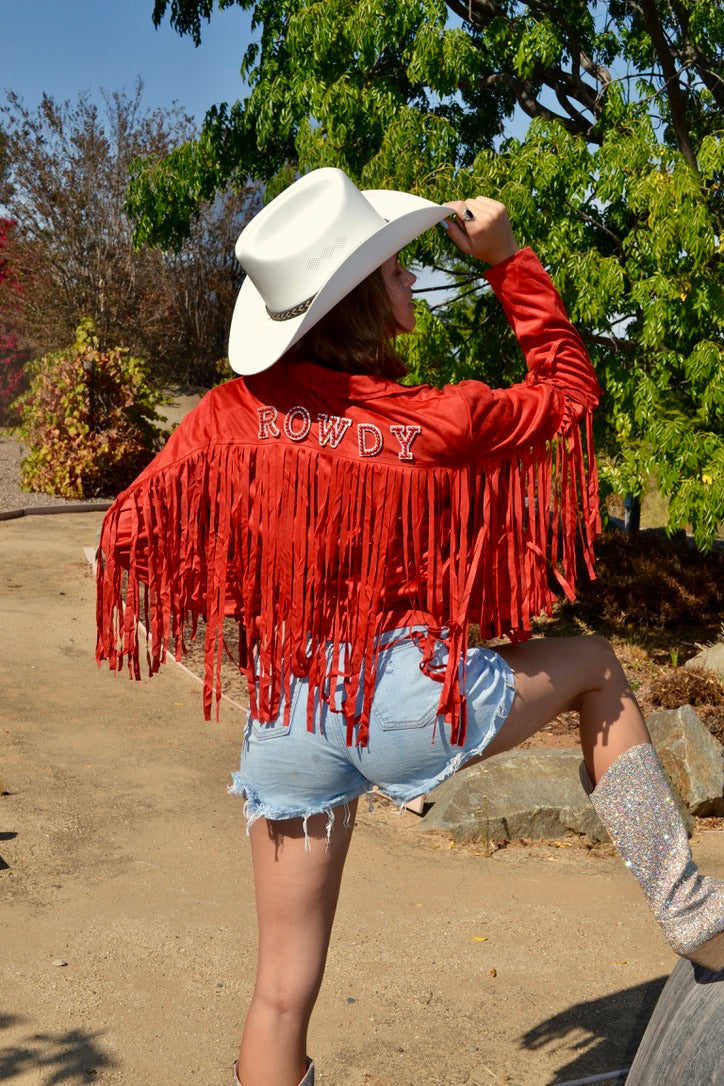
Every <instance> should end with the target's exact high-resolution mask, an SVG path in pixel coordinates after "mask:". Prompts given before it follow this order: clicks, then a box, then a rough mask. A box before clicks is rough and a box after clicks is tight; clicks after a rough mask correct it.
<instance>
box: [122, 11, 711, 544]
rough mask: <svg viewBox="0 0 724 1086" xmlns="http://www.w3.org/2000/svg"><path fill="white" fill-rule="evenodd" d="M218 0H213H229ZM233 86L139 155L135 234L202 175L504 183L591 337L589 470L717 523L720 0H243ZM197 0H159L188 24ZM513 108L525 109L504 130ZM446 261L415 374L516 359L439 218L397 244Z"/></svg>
mask: <svg viewBox="0 0 724 1086" xmlns="http://www.w3.org/2000/svg"><path fill="white" fill-rule="evenodd" d="M229 2H230V0H220V2H219V5H218V6H227V4H228V3H229ZM238 2H239V3H240V6H242V7H244V8H245V9H248V10H251V11H252V12H253V24H254V27H255V29H256V39H255V40H254V42H253V43H252V44H251V46H250V47H249V49H248V50H247V53H246V55H245V57H244V60H243V65H242V74H243V76H244V77H245V79H246V80H247V83H248V86H249V92H248V96H247V97H246V99H245V100H244V101H242V102H237V103H235V104H234V105H232V106H228V105H223V106H220V107H218V108H214V109H212V110H210V111H209V113H208V114H207V117H206V121H205V123H204V128H203V132H202V135H201V137H200V139H199V140H198V141H197V142H195V143H192V144H188V145H187V146H185V147H184V148H183V149H182V150H180V151H179V152H178V153H177V154H176V155H175V156H174V155H173V154H172V155H171V156H169V157H168V158H167V159H166V160H165V161H164V162H163V163H161V164H159V165H157V166H155V167H153V168H148V169H144V168H139V172H138V173H137V175H136V178H135V180H134V183H133V185H132V187H131V195H130V200H129V208H130V209H131V210H132V213H133V215H134V217H135V219H136V222H137V230H138V234H139V236H140V237H142V238H143V239H145V240H148V241H154V240H156V241H158V240H162V241H164V243H167V242H168V239H169V238H173V237H182V236H183V234H184V231H186V230H187V229H188V222H189V215H191V216H193V213H194V212H193V209H194V206H195V203H196V201H197V200H198V199H200V198H202V197H203V198H208V196H209V193H210V192H211V191H212V190H213V189H214V186H216V185H218V184H219V183H220V181H221V180H223V179H228V178H231V179H232V180H233V181H235V183H237V184H239V183H240V181H241V180H242V179H246V178H248V177H254V178H258V179H261V180H263V181H264V182H265V184H266V191H267V196H269V197H271V196H273V195H275V194H276V193H277V192H278V191H279V190H280V189H281V188H282V187H283V186H284V185H286V184H287V183H288V182H289V181H290V180H292V179H293V177H294V176H295V175H296V173H298V172H300V171H306V170H309V169H313V168H315V167H317V166H322V165H336V166H341V167H342V168H344V169H345V170H347V171H348V172H349V173H350V174H351V175H352V177H353V178H354V179H355V180H356V181H357V182H358V183H360V184H361V185H362V186H363V187H393V188H403V189H407V190H408V191H412V192H416V193H419V194H420V195H423V196H426V197H428V198H430V199H433V200H438V201H441V202H444V201H447V200H449V199H453V198H465V197H466V196H472V195H475V194H477V193H479V192H482V193H485V194H487V195H493V196H496V197H498V198H500V199H501V200H503V201H504V202H505V203H506V205H507V207H508V210H509V213H510V216H511V219H512V221H513V225H514V228H515V231H516V234H517V236H518V238H519V240H520V242H521V244H529V245H532V246H533V247H534V248H535V250H536V251H537V252H538V254H539V256H540V257H541V259H542V260H543V262H544V263H545V264H546V266H547V267H548V268H549V269H550V271H551V274H552V275H553V278H554V280H555V282H556V284H557V286H558V287H559V289H560V291H561V293H562V295H563V298H564V301H565V303H566V305H567V307H568V309H569V312H570V313H571V316H572V318H573V319H574V320H575V322H576V324H577V325H578V327H579V328H580V330H581V333H582V335H583V337H584V339H585V341H586V344H587V346H588V348H589V350H590V353H591V355H592V357H593V359H594V362H595V365H596V368H597V372H598V374H599V378H600V380H601V383H602V385H603V386H604V389H605V398H604V401H603V404H602V407H601V409H600V410H599V412H598V416H597V423H596V425H597V429H598V435H597V436H598V447H599V450H600V453H601V475H602V479H603V485H604V491H605V490H606V489H608V490H613V491H615V492H617V493H619V494H621V495H623V494H626V493H632V494H640V493H641V492H642V491H643V490H644V488H645V487H646V486H647V485H648V482H649V480H650V479H651V478H652V477H653V478H654V480H655V482H656V485H657V486H658V488H659V490H660V491H661V493H662V495H663V496H664V497H665V498H666V499H667V500H668V507H669V517H670V520H669V527H670V529H671V530H675V529H677V528H681V527H686V528H687V529H688V528H691V529H693V532H694V535H695V537H696V539H697V542H698V543H699V544H700V545H701V546H709V545H710V544H711V542H712V540H713V538H714V536H715V534H716V532H717V531H718V529H719V526H720V525H721V523H722V521H724V492H723V488H724V482H723V481H722V480H723V479H724V472H722V466H724V377H723V376H722V374H724V247H723V244H722V237H724V127H723V126H722V116H723V115H724V12H723V9H722V6H721V3H720V0H677V2H676V3H674V0H642V2H641V3H639V4H631V3H629V2H628V0H608V2H607V3H593V2H585V0H557V2H555V3H553V2H552V0H536V3H524V2H521V0H470V2H469V3H468V2H467V0H466V2H465V3H462V0H446V2H443V0H405V2H403V0H274V2H273V3H272V2H271V0H238ZM213 8H214V5H213V3H212V2H211V0H155V7H154V18H155V19H156V21H157V22H158V21H159V20H161V19H162V18H163V17H164V15H165V14H166V13H167V11H168V13H169V14H170V17H171V21H172V24H173V25H174V26H176V28H177V29H178V30H179V32H181V33H189V34H191V35H192V36H193V37H194V40H196V41H197V42H198V41H199V40H200V31H201V20H202V19H208V18H210V17H211V15H212V13H213ZM516 108H517V109H518V111H519V113H520V111H522V112H523V113H524V114H526V115H527V117H529V118H531V123H530V125H529V127H528V129H527V131H526V132H525V135H524V136H516V137H513V136H512V135H509V134H507V130H508V129H509V127H510V124H511V120H512V119H513V116H514V111H515V110H516ZM406 256H407V257H408V258H409V259H412V260H414V261H416V262H419V263H421V264H424V265H426V266H427V267H429V268H434V269H438V270H440V271H444V272H445V273H447V274H448V275H449V276H450V277H451V281H452V283H453V289H452V296H451V297H448V298H447V300H446V302H445V303H444V304H439V303H438V304H437V305H436V307H435V308H434V309H430V310H429V311H428V310H425V309H424V303H420V307H419V322H418V325H419V328H420V329H421V330H422V332H423V333H424V334H423V335H419V336H417V337H413V338H412V339H411V340H410V341H409V342H408V343H407V344H405V345H404V347H403V348H402V349H403V350H404V352H405V354H406V356H407V358H408V361H409V364H410V367H411V370H412V374H413V376H414V378H415V379H419V380H429V381H434V382H443V381H446V380H453V379H454V380H457V379H460V378H461V377H466V376H477V377H482V378H483V379H485V380H487V381H488V382H489V383H491V384H494V383H497V382H498V381H499V380H503V381H507V380H511V379H516V378H517V377H519V375H520V372H521V370H520V359H519V354H518V351H517V348H516V346H515V344H514V343H513V342H511V338H510V333H509V330H508V329H507V328H506V326H505V322H504V321H503V319H502V317H501V314H500V310H499V307H498V306H497V303H496V302H495V300H494V299H493V298H492V297H491V293H490V291H489V289H488V288H487V286H486V285H485V283H484V281H483V280H482V278H481V276H480V269H479V268H477V267H473V266H472V265H471V264H470V263H469V262H467V261H466V260H464V259H462V258H461V257H460V255H459V254H458V253H457V251H453V249H452V247H451V246H450V243H449V242H448V241H447V240H446V238H445V237H444V234H443V232H442V231H432V232H428V234H427V235H425V236H423V237H422V238H420V239H418V241H417V242H415V243H414V244H413V245H412V246H410V249H409V252H408V253H407V254H406Z"/></svg>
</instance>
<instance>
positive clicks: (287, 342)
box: [229, 168, 452, 374]
mask: <svg viewBox="0 0 724 1086" xmlns="http://www.w3.org/2000/svg"><path fill="white" fill-rule="evenodd" d="M450 214H452V212H451V210H450V208H449V207H447V206H444V205H441V204H435V203H433V202H432V201H431V200H423V199H422V198H421V197H419V196H411V195H410V194H409V193H407V192H396V191H393V190H385V189H373V190H367V191H363V192H361V191H360V190H359V189H358V188H357V186H356V185H355V184H354V183H353V182H352V181H350V179H349V177H347V175H346V174H345V173H344V172H343V171H342V170H336V169H331V168H325V169H321V170H314V171H312V173H308V174H306V175H305V176H304V177H301V178H300V179H299V180H298V181H295V182H294V184H292V185H290V186H289V188H288V189H285V191H284V192H282V193H281V194H280V195H279V196H277V197H276V198H275V199H274V200H272V201H271V203H270V204H267V206H266V207H265V208H263V210H262V211H260V212H259V214H258V215H256V216H255V217H254V218H253V219H252V221H251V222H250V223H249V225H248V226H247V227H245V228H244V230H242V232H241V234H240V236H239V240H238V241H237V243H236V257H237V260H238V261H239V263H240V264H241V265H242V267H243V268H244V271H245V272H246V278H245V279H244V282H243V283H242V286H241V290H240V291H239V296H238V298H237V300H236V305H235V307H234V315H233V317H232V320H231V331H230V333H229V362H230V364H231V368H232V369H233V370H234V371H235V372H236V373H243V374H251V373H260V372H261V371H262V370H265V369H268V368H269V366H271V365H273V363H274V362H276V361H277V359H278V358H281V356H282V355H283V354H284V352H285V351H286V350H288V349H289V347H291V346H292V344H294V343H296V342H297V340H298V339H300V337H301V336H303V335H304V333H305V332H307V331H308V330H309V329H310V328H311V327H312V325H314V324H316V322H317V321H318V320H319V319H320V318H321V317H323V316H324V315H325V313H328V312H329V311H330V309H332V308H333V307H334V306H335V305H336V304H337V302H339V301H341V300H342V298H344V297H345V295H347V294H349V292H350V291H351V290H352V288H353V287H356V286H357V284H358V283H361V282H362V280H363V279H366V278H367V276H368V275H370V274H371V273H372V272H373V271H374V270H375V268H378V267H379V266H380V264H382V263H384V261H385V260H387V259H389V257H391V256H394V254H395V253H397V252H399V250H400V249H402V248H403V247H404V246H405V245H408V244H409V243H410V242H411V241H412V240H413V239H414V238H416V237H417V236H418V235H419V234H422V233H423V232H424V231H425V230H428V229H429V228H430V227H431V226H434V225H435V224H436V223H439V222H441V221H442V220H443V219H444V218H445V217H446V216H448V215H450Z"/></svg>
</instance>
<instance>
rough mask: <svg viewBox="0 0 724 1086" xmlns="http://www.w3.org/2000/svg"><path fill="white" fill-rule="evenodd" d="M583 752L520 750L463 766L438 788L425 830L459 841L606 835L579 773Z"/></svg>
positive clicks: (598, 837) (422, 823) (423, 822)
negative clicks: (477, 763)
mask: <svg viewBox="0 0 724 1086" xmlns="http://www.w3.org/2000/svg"><path fill="white" fill-rule="evenodd" d="M580 762H581V752H580V750H579V749H578V747H571V748H565V749H563V750H540V749H535V750H514V751H509V752H507V753H505V754H497V755H495V756H494V757H492V758H489V759H488V760H487V761H485V762H482V763H480V764H479V765H475V766H472V767H471V768H470V769H463V770H461V771H460V772H459V773H456V774H455V776H454V777H451V778H450V779H449V780H447V781H445V782H444V783H443V784H441V785H440V786H439V787H438V788H436V789H435V791H434V792H432V793H430V797H429V798H430V799H431V800H433V807H432V809H431V810H430V811H429V812H428V813H427V814H426V815H425V816H424V818H422V819H421V821H420V823H419V829H420V830H421V831H422V832H427V831H429V830H442V831H443V832H445V833H449V834H450V835H451V836H452V837H454V838H455V839H456V840H459V841H481V842H488V841H489V842H494V841H513V840H516V839H517V838H520V837H526V838H532V839H535V838H546V839H552V838H553V839H554V838H557V837H561V836H563V835H565V834H571V833H575V834H586V835H588V836H589V837H591V838H592V839H593V840H595V841H601V840H605V838H606V832H605V830H604V829H603V827H602V825H601V823H600V822H599V820H598V816H597V815H596V812H595V811H594V809H593V807H592V806H591V804H590V802H589V800H588V797H587V796H586V794H585V792H584V791H583V788H582V787H581V783H580V780H579V777H578V767H579V765H580Z"/></svg>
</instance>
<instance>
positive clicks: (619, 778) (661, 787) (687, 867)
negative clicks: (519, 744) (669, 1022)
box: [581, 743, 724, 971]
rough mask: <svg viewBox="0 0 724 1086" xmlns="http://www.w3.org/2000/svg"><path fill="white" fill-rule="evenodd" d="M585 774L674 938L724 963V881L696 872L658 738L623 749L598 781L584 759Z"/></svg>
mask: <svg viewBox="0 0 724 1086" xmlns="http://www.w3.org/2000/svg"><path fill="white" fill-rule="evenodd" d="M581 782H582V784H583V787H584V788H585V790H586V792H588V794H589V796H590V799H591V803H592V804H593V806H594V808H595V809H596V813H597V815H598V817H599V818H600V819H601V822H602V823H603V825H604V826H605V828H606V829H607V830H608V833H609V835H610V837H611V840H612V841H613V843H614V845H615V846H616V848H617V849H618V851H619V852H620V854H621V856H622V857H623V859H624V860H625V862H626V866H627V867H629V868H630V869H631V871H632V872H633V874H634V875H635V876H636V878H637V879H638V882H639V884H640V885H641V889H642V890H643V892H644V894H645V895H646V899H647V901H648V903H649V905H650V906H651V908H652V910H653V912H654V916H655V917H656V919H657V920H658V922H659V924H660V926H661V929H662V931H663V933H664V936H665V938H666V940H667V942H668V943H669V945H670V946H671V947H672V948H673V950H675V951H676V953H677V954H680V955H681V956H682V957H684V958H690V959H691V961H693V962H694V963H696V964H697V965H702V966H705V967H706V968H707V969H712V970H717V971H718V970H720V969H724V882H720V881H719V880H717V879H712V878H709V877H703V876H702V875H700V874H699V872H698V870H697V867H696V864H695V863H694V861H693V859H692V856H691V849H690V848H689V840H688V835H687V832H686V827H685V826H684V823H683V820H682V818H681V815H680V813H679V810H678V808H677V806H676V802H675V800H674V797H673V795H672V792H671V787H670V785H669V782H668V779H667V777H666V774H665V773H664V770H663V766H662V765H661V762H660V761H659V759H658V756H657V754H656V751H655V750H654V748H653V746H651V744H650V743H645V744H643V745H641V746H636V747H630V748H629V749H628V750H627V751H624V753H623V754H621V755H620V756H619V757H618V758H617V759H616V760H615V762H613V763H612V764H611V765H610V766H609V767H608V769H607V770H606V772H605V773H604V774H603V776H602V777H601V779H600V781H599V782H598V784H597V785H596V787H595V789H594V788H593V786H592V784H591V779H590V777H589V776H588V773H587V771H586V768H585V766H583V765H582V766H581Z"/></svg>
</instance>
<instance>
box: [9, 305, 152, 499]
mask: <svg viewBox="0 0 724 1086" xmlns="http://www.w3.org/2000/svg"><path fill="white" fill-rule="evenodd" d="M30 368H31V370H32V379H31V383H30V388H29V390H28V391H27V392H26V393H25V394H24V395H23V396H22V397H21V398H20V400H19V401H18V408H19V411H20V416H21V420H22V422H21V425H20V427H19V432H20V434H21V436H22V438H23V439H24V441H25V442H26V444H27V445H28V446H29V448H30V453H29V454H28V456H27V457H26V459H25V460H24V461H23V463H22V469H21V470H22V485H23V487H24V489H26V490H34V491H39V492H41V493H44V494H58V495H60V496H61V497H63V498H95V497H100V496H112V495H115V494H116V493H118V492H119V491H120V490H123V489H124V488H125V487H126V486H128V485H129V484H130V483H131V482H132V481H133V479H134V478H135V477H136V475H138V473H139V471H141V469H142V468H143V467H145V465H146V464H147V463H148V462H149V460H150V459H151V457H152V456H153V454H154V453H155V452H156V451H157V450H158V449H159V448H160V446H161V444H162V443H163V441H164V440H165V438H166V437H168V434H167V432H166V431H164V430H162V429H160V427H159V425H158V424H159V423H160V422H161V417H160V415H159V414H158V413H157V411H156V408H157V407H158V406H159V404H160V403H162V402H163V397H162V395H161V394H160V393H159V392H157V391H155V390H154V389H153V388H152V387H151V385H150V384H149V382H148V372H147V368H146V365H145V363H144V362H143V361H142V360H141V359H140V358H133V357H131V355H130V354H129V353H128V351H126V350H124V349H123V348H116V349H114V350H106V351H102V350H99V348H98V340H97V338H96V336H95V335H94V331H93V325H92V322H90V321H83V322H81V324H80V326H79V328H78V330H77V333H76V340H75V343H74V344H73V345H72V347H70V348H69V349H68V350H66V351H58V352H57V353H55V354H50V355H46V356H45V357H44V358H42V359H41V360H40V361H39V362H35V363H32V364H31V367H30Z"/></svg>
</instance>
